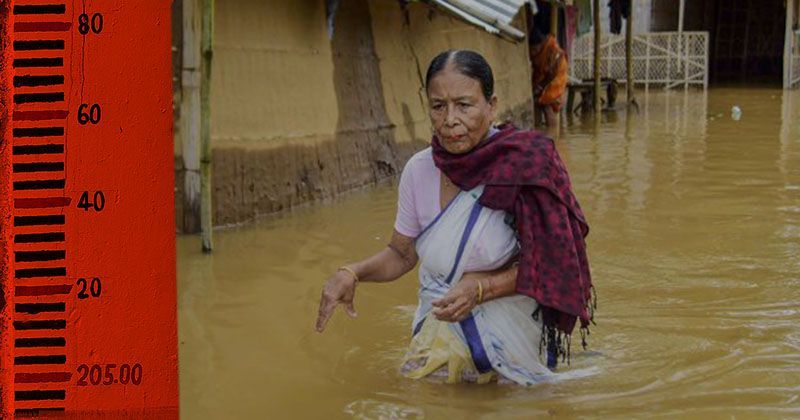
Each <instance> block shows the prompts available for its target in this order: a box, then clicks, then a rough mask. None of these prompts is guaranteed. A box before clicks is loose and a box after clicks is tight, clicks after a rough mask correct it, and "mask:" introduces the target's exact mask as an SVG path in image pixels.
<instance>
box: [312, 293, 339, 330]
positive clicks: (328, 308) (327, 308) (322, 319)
mask: <svg viewBox="0 0 800 420" xmlns="http://www.w3.org/2000/svg"><path fill="white" fill-rule="evenodd" d="M336 304H337V302H336V301H335V300H333V299H330V298H328V297H327V296H325V294H324V293H323V294H322V300H321V301H320V302H319V313H318V314H317V332H322V331H323V330H325V325H327V324H328V320H329V319H330V318H331V315H333V311H334V310H335V309H336Z"/></svg>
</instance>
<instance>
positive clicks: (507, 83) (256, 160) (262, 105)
mask: <svg viewBox="0 0 800 420" xmlns="http://www.w3.org/2000/svg"><path fill="white" fill-rule="evenodd" d="M215 24H216V34H215V36H216V39H215V53H214V67H213V71H212V117H211V118H212V120H211V126H212V147H213V164H214V175H213V179H212V182H213V184H212V185H213V198H214V200H213V201H214V203H213V204H214V217H215V224H216V225H226V224H233V223H240V222H244V221H248V220H251V219H253V218H255V217H257V216H259V215H264V214H270V213H275V212H279V211H283V210H286V209H290V208H292V207H296V206H298V205H302V204H305V203H310V202H317V201H322V200H326V199H330V198H333V197H335V196H337V195H339V194H341V193H344V192H346V191H349V190H353V189H356V188H359V187H363V186H366V185H370V184H375V183H376V182H378V181H380V180H382V179H386V178H389V177H392V176H394V175H396V174H397V173H399V172H400V171H401V170H402V167H403V164H404V163H405V161H406V159H408V157H410V155H411V154H412V153H413V152H414V151H416V150H419V149H420V148H422V147H425V145H426V144H427V141H428V140H429V137H430V126H429V123H428V119H427V111H426V106H425V104H424V92H423V91H422V80H421V77H423V74H424V72H425V69H426V67H427V64H428V62H429V61H430V59H431V58H433V56H434V55H436V54H437V53H439V52H440V51H442V50H445V49H449V48H471V49H475V50H478V51H480V52H481V53H483V54H485V55H486V57H487V59H489V61H490V63H491V64H492V66H493V67H494V69H495V72H496V79H497V82H496V84H497V92H498V95H499V96H500V98H501V102H500V107H501V113H502V114H503V116H504V117H509V118H513V119H514V120H516V121H517V122H520V123H522V124H526V123H527V122H528V121H530V119H531V104H530V92H531V89H530V77H529V75H528V74H529V73H528V72H529V69H528V61H527V50H526V47H525V44H524V43H516V44H515V43H512V42H509V41H504V40H501V39H500V38H497V37H495V36H493V35H490V34H488V33H486V32H484V31H482V30H480V29H477V28H475V27H473V26H470V25H467V24H465V23H463V22H461V21H459V20H456V19H453V18H450V17H448V16H445V15H443V14H441V13H440V12H437V11H433V10H431V9H430V8H429V7H427V6H425V5H423V4H411V5H409V6H408V9H406V10H405V12H404V11H403V10H401V7H400V3H399V2H398V1H396V0H342V1H341V4H340V6H339V10H338V13H337V15H336V21H335V28H336V31H335V36H334V37H333V40H330V39H329V38H328V35H327V29H326V26H325V7H324V2H323V1H320V0H268V1H265V0H230V1H226V2H217V9H216V22H215ZM180 153H181V151H180V148H178V149H176V154H178V155H179V154H180ZM180 161H181V160H180V159H176V162H180ZM176 171H177V175H178V176H177V177H176V187H177V191H176V204H177V205H178V207H179V208H178V211H177V212H176V213H177V214H178V216H177V220H176V221H177V225H178V229H179V230H181V228H182V225H183V223H182V217H181V214H182V209H181V203H182V201H183V197H182V189H183V185H184V183H183V180H182V177H181V175H182V171H183V170H182V168H181V167H180V164H178V165H177V168H176Z"/></svg>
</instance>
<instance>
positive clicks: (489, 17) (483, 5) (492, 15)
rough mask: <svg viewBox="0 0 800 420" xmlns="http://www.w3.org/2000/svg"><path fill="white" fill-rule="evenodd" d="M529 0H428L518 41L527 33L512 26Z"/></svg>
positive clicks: (469, 20) (487, 29)
mask: <svg viewBox="0 0 800 420" xmlns="http://www.w3.org/2000/svg"><path fill="white" fill-rule="evenodd" d="M528 2H529V0H428V3H431V4H433V5H435V6H438V7H439V8H441V9H443V10H446V11H448V12H450V13H452V14H454V15H456V16H458V17H460V18H462V19H464V20H465V21H467V22H469V23H471V24H473V25H476V26H479V27H481V28H483V29H485V30H486V31H487V32H490V33H493V34H497V35H502V36H505V37H507V38H511V39H513V40H516V41H520V40H522V39H525V33H524V32H522V31H520V30H519V29H517V28H515V27H513V26H511V22H512V21H513V20H514V16H516V15H517V13H518V12H519V9H520V8H521V7H522V6H524V5H525V3H528Z"/></svg>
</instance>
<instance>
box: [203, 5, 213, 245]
mask: <svg viewBox="0 0 800 420" xmlns="http://www.w3.org/2000/svg"><path fill="white" fill-rule="evenodd" d="M202 31H203V36H202V47H201V48H202V51H203V67H202V81H201V85H200V96H201V98H200V101H201V103H202V106H201V123H202V131H201V139H202V140H201V143H202V155H201V158H200V177H201V195H200V197H201V210H200V225H201V227H202V231H203V233H202V235H203V252H211V251H212V250H213V249H214V245H213V244H214V243H213V236H212V232H213V229H214V224H213V220H212V212H211V209H212V206H211V204H212V203H211V131H210V128H211V103H210V96H211V60H212V58H213V55H214V0H203V24H202Z"/></svg>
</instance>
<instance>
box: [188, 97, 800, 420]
mask: <svg viewBox="0 0 800 420" xmlns="http://www.w3.org/2000/svg"><path fill="white" fill-rule="evenodd" d="M638 96H639V102H640V103H641V105H642V107H641V110H640V112H639V113H638V114H634V115H632V116H631V117H630V118H627V117H626V114H625V112H623V111H620V112H617V113H609V114H606V115H605V116H604V120H603V122H602V124H599V125H596V124H594V123H593V122H591V121H587V122H580V121H577V120H576V121H574V122H573V123H572V125H570V126H569V127H568V128H566V129H564V130H563V133H562V139H560V140H559V150H560V152H561V154H562V156H563V158H564V160H565V161H566V162H567V165H568V167H569V171H570V174H571V176H572V180H573V183H574V188H575V192H576V194H577V196H578V198H579V200H580V202H581V205H582V206H583V209H584V211H585V213H586V216H587V218H588V219H589V223H590V225H591V228H592V231H591V233H590V235H589V253H590V261H591V267H592V273H593V278H594V282H595V285H596V287H597V291H598V296H599V308H598V313H597V326H596V327H594V329H593V330H592V334H591V337H590V348H589V350H588V351H582V350H580V349H578V348H575V347H578V346H574V347H573V355H572V364H571V366H570V367H569V368H568V369H569V370H576V371H579V372H583V374H582V375H580V377H578V378H576V379H570V380H562V381H557V382H553V383H544V384H540V385H537V386H533V387H530V388H522V387H517V386H498V385H486V386H476V385H436V384H431V383H427V382H417V381H412V380H409V379H405V378H403V377H401V376H400V375H399V373H398V367H399V363H400V359H401V356H402V355H403V352H404V351H405V348H406V345H407V343H408V341H409V336H410V322H411V319H412V313H413V310H414V306H415V303H416V297H415V295H416V284H417V279H416V274H409V275H407V276H405V277H403V278H401V279H400V280H398V281H396V282H394V283H390V284H380V285H379V284H364V285H362V286H361V287H359V289H358V294H357V297H356V308H357V309H358V311H359V317H358V318H357V319H355V320H353V319H349V318H347V317H346V316H345V315H344V314H343V313H342V312H337V313H336V315H335V316H334V318H333V319H332V321H331V323H330V324H329V326H328V330H327V331H326V332H325V333H324V334H317V333H315V332H314V329H313V327H314V320H315V316H316V311H317V304H318V299H319V295H320V289H321V286H322V283H323V282H324V280H325V279H326V277H327V275H328V274H329V273H331V272H332V270H334V269H335V268H336V267H337V266H339V265H340V264H341V263H343V262H347V261H352V260H354V259H358V258H361V257H364V256H367V255H368V254H370V253H372V252H375V251H377V250H378V249H380V248H381V247H382V246H384V244H385V243H386V242H387V238H388V236H389V235H390V233H391V230H392V225H393V220H394V214H395V198H396V188H395V186H393V185H386V186H382V187H378V188H375V189H372V190H370V191H366V192H359V193H355V194H352V195H349V196H348V197H346V198H344V199H342V200H340V201H339V202H337V203H334V204H330V205H325V206H319V207H314V208H308V209H303V210H300V211H296V212H294V213H292V214H290V215H286V216H282V217H280V218H275V219H272V220H268V221H262V222H259V223H256V224H252V225H249V226H246V227H240V228H233V229H227V230H222V231H218V232H217V233H216V237H215V240H216V251H215V253H214V254H213V256H204V255H202V254H201V253H200V252H199V250H200V245H199V239H198V238H197V237H180V238H179V239H178V273H179V302H178V308H179V312H180V314H179V329H180V385H181V412H182V416H183V418H186V419H228V418H248V419H250V418H253V419H255V418H274V419H279V418H300V419H304V418H310V419H314V418H326V419H327V418H330V419H335V418H365V419H367V418H368V419H378V418H381V419H384V418H385V419H394V418H398V419H403V418H408V419H419V418H430V419H442V418H450V419H456V418H459V419H460V418H492V419H495V418H503V419H505V418H508V419H523V418H531V417H532V416H540V415H541V416H544V415H552V416H581V417H591V416H602V417H609V416H611V417H630V416H633V415H636V416H639V417H640V416H643V415H645V414H647V415H665V416H687V415H689V416H692V417H707V418H721V417H725V418H730V417H733V416H736V417H739V418H752V417H755V418H761V417H784V418H785V417H797V416H800V306H799V305H798V304H799V303H800V258H799V256H798V252H800V93H798V92H794V93H785V92H783V91H781V90H769V89H744V88H742V89H716V90H711V91H710V92H708V93H707V94H703V93H699V92H696V91H695V92H693V91H690V92H688V93H685V92H684V91H682V90H679V91H675V92H668V93H665V92H663V91H660V90H653V91H651V92H650V93H649V94H648V95H646V94H645V92H640V93H639V94H638ZM734 105H738V106H739V107H741V109H742V117H741V120H740V121H734V120H733V119H732V118H731V107H732V106H734Z"/></svg>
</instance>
